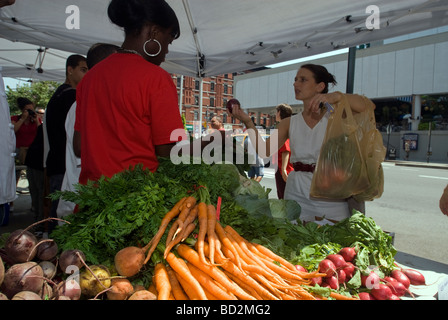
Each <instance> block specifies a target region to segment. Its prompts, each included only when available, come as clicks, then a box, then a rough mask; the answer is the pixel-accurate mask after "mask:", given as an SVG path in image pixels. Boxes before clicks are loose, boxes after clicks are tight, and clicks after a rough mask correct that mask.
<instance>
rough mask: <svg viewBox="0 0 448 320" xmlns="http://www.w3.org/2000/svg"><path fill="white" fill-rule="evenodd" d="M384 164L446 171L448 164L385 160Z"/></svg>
mask: <svg viewBox="0 0 448 320" xmlns="http://www.w3.org/2000/svg"><path fill="white" fill-rule="evenodd" d="M385 162H391V163H395V165H396V166H406V167H420V168H433V169H448V163H436V162H429V163H427V162H418V161H405V160H386V161H385Z"/></svg>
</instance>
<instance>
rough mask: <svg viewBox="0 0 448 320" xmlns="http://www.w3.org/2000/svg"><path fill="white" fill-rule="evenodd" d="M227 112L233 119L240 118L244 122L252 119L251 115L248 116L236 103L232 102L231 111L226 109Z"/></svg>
mask: <svg viewBox="0 0 448 320" xmlns="http://www.w3.org/2000/svg"><path fill="white" fill-rule="evenodd" d="M227 113H228V114H229V115H231V116H232V117H234V118H235V119H238V120H240V121H241V122H243V123H244V124H246V123H249V122H250V121H252V119H251V117H249V115H248V114H247V113H246V112H244V110H243V109H242V108H241V107H240V106H239V105H238V104H232V113H230V112H229V110H228V109H227Z"/></svg>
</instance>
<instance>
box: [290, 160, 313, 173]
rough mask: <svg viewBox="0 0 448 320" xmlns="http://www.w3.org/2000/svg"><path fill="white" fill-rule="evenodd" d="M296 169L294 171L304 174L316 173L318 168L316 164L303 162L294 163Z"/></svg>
mask: <svg viewBox="0 0 448 320" xmlns="http://www.w3.org/2000/svg"><path fill="white" fill-rule="evenodd" d="M292 166H293V167H294V171H304V172H314V169H315V168H316V164H315V163H312V164H306V163H302V162H294V163H293V164H292Z"/></svg>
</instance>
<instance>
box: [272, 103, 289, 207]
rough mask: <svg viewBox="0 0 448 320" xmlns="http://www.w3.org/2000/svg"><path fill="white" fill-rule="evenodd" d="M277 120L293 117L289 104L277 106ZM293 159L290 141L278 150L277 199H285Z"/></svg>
mask: <svg viewBox="0 0 448 320" xmlns="http://www.w3.org/2000/svg"><path fill="white" fill-rule="evenodd" d="M276 109H277V114H276V120H277V121H278V122H279V121H280V120H282V119H285V118H288V117H290V116H291V115H292V108H291V106H289V105H287V104H284V103H282V104H279V105H278V106H277V108H276ZM290 157H291V149H290V148H289V139H288V140H286V142H285V144H284V145H283V146H282V147H281V148H280V149H279V150H278V163H277V165H278V167H277V171H276V172H275V183H276V185H277V197H278V198H279V199H283V198H284V193H285V187H286V179H287V178H288V175H289V173H290V172H291V171H292V170H293V166H292V163H291V162H290V161H289V158H290Z"/></svg>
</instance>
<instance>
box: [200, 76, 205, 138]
mask: <svg viewBox="0 0 448 320" xmlns="http://www.w3.org/2000/svg"><path fill="white" fill-rule="evenodd" d="M199 85H200V88H199V90H200V92H199V123H200V128H201V133H200V134H201V136H202V97H203V95H204V78H202V77H201V78H200V83H199Z"/></svg>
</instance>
